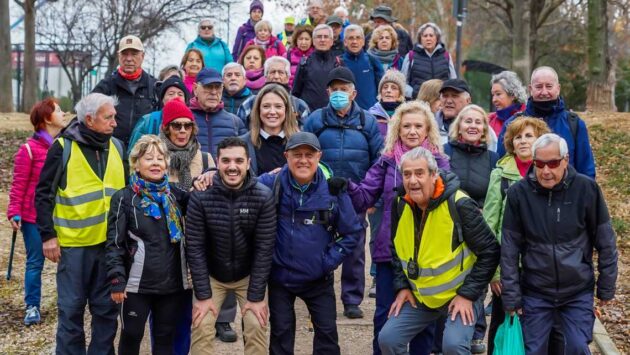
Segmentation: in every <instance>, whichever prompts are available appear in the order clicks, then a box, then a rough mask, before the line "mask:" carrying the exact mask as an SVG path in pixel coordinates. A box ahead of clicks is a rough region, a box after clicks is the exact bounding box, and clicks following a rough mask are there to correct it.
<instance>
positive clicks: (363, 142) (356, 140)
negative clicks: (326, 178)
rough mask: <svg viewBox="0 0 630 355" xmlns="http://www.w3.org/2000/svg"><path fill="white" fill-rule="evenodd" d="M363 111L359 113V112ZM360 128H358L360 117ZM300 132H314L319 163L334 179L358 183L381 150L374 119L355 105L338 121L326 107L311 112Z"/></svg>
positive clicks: (381, 143) (335, 115)
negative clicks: (328, 168)
mask: <svg viewBox="0 0 630 355" xmlns="http://www.w3.org/2000/svg"><path fill="white" fill-rule="evenodd" d="M361 112H363V113H361ZM362 114H363V116H364V118H365V119H364V122H363V123H364V126H363V127H361V128H359V126H361V115H362ZM304 131H306V132H312V133H315V135H317V136H318V138H319V143H320V144H321V146H322V152H323V155H322V161H323V162H324V163H326V164H327V165H329V166H330V167H331V168H332V170H333V171H334V172H335V175H336V176H341V177H345V178H349V179H352V180H353V181H361V180H363V177H365V173H366V172H367V171H368V169H369V168H370V167H371V166H372V165H373V164H374V163H376V160H377V159H378V157H379V156H380V152H381V149H382V148H383V137H381V134H380V132H379V130H378V125H377V123H376V119H375V118H374V116H372V114H370V113H368V112H367V111H365V110H361V108H360V107H359V106H358V105H357V104H356V103H352V109H351V110H350V111H349V112H348V113H347V114H346V116H344V117H343V118H340V117H339V116H337V114H336V113H334V111H333V109H332V107H331V106H330V104H329V105H328V106H326V107H324V108H322V109H319V110H317V111H315V112H313V113H312V114H311V115H310V116H309V117H308V120H307V121H306V124H305V125H304Z"/></svg>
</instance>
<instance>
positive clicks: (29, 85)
mask: <svg viewBox="0 0 630 355" xmlns="http://www.w3.org/2000/svg"><path fill="white" fill-rule="evenodd" d="M37 73H38V70H37V65H36V62H35V0H26V1H24V91H23V93H24V94H23V105H22V111H23V112H27V113H28V112H30V111H31V108H32V107H33V105H35V102H37V88H38V87H39V80H38V79H39V78H38V75H37Z"/></svg>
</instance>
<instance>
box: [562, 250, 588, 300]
mask: <svg viewBox="0 0 630 355" xmlns="http://www.w3.org/2000/svg"><path fill="white" fill-rule="evenodd" d="M556 253H557V256H556V258H557V260H558V275H559V276H558V277H559V285H558V286H559V290H560V291H561V292H562V293H573V292H578V291H580V290H582V289H583V288H585V287H586V286H587V285H588V284H589V283H591V282H593V280H594V274H593V266H592V265H591V263H590V262H588V261H587V260H586V258H585V256H584V251H583V249H582V248H579V247H575V246H570V245H558V246H557V247H556Z"/></svg>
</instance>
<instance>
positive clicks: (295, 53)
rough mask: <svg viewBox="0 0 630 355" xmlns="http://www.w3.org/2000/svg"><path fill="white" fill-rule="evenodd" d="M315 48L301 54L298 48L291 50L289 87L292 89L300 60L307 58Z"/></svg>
mask: <svg viewBox="0 0 630 355" xmlns="http://www.w3.org/2000/svg"><path fill="white" fill-rule="evenodd" d="M314 50H315V48H313V47H311V48H309V49H308V50H307V51H306V52H302V51H301V50H300V49H299V48H291V51H290V54H289V62H291V77H290V78H289V86H290V87H293V80H294V79H295V73H297V68H298V65H300V62H301V61H302V58H308V56H310V55H311V53H313V51H314Z"/></svg>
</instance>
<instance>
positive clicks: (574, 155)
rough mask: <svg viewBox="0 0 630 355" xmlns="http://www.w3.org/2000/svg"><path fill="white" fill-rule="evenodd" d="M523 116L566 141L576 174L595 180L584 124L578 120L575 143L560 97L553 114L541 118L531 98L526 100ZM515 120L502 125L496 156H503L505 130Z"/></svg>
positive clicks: (593, 162)
mask: <svg viewBox="0 0 630 355" xmlns="http://www.w3.org/2000/svg"><path fill="white" fill-rule="evenodd" d="M523 115H524V116H531V117H538V118H540V119H542V120H543V121H545V122H546V123H547V125H548V126H549V128H550V129H551V131H552V132H553V133H555V134H557V135H559V136H560V137H562V138H564V139H565V140H566V141H567V146H568V147H569V163H570V164H571V165H572V166H573V167H574V168H575V170H577V172H578V173H580V174H584V175H586V176H589V177H591V178H593V179H594V178H595V158H594V157H593V150H592V149H591V143H590V142H589V140H588V129H587V128H586V123H584V121H582V119H579V120H578V129H577V135H576V138H577V141H576V140H574V139H573V133H572V132H571V127H570V125H569V112H568V111H567V110H566V108H565V106H564V100H563V99H562V97H559V98H558V104H557V105H556V106H555V107H554V109H553V113H552V114H550V115H548V116H545V117H542V115H540V114H537V113H536V111H535V110H534V108H533V106H532V98H531V97H530V98H529V100H527V107H526V108H525V111H524V112H523ZM515 119H516V116H514V117H511V118H510V119H508V120H507V121H505V124H504V125H503V129H502V130H501V134H499V142H498V144H497V154H499V156H500V157H501V156H503V155H504V154H505V147H504V146H503V137H504V136H505V130H506V129H507V126H509V125H510V123H512V121H514V120H515Z"/></svg>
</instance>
